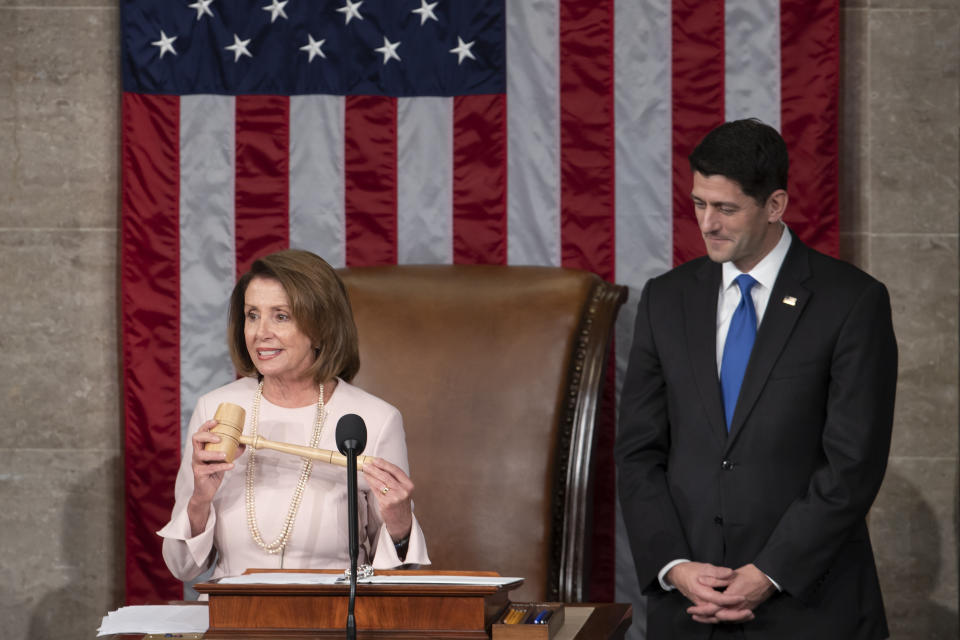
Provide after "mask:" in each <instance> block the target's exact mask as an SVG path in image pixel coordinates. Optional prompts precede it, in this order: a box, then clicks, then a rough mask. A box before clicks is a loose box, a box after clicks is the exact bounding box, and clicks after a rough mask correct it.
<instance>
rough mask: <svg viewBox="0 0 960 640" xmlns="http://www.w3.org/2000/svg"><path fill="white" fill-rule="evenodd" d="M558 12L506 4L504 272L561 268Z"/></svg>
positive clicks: (537, 4)
mask: <svg viewBox="0 0 960 640" xmlns="http://www.w3.org/2000/svg"><path fill="white" fill-rule="evenodd" d="M559 11H560V10H559V5H558V0H531V1H524V2H508V3H507V4H506V13H507V16H506V21H507V130H508V132H509V134H508V136H507V139H508V142H507V168H508V180H507V231H508V234H509V236H508V240H507V263H508V264H538V265H550V266H560V160H559V154H560V142H559V140H560V115H559V114H560V105H559V100H560V98H559V95H560V89H559V77H560V76H559V73H560V72H559V61H558V60H557V56H558V54H559V50H560V44H559V15H560V14H559Z"/></svg>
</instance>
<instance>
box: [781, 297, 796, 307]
mask: <svg viewBox="0 0 960 640" xmlns="http://www.w3.org/2000/svg"><path fill="white" fill-rule="evenodd" d="M783 304H787V305H790V306H791V307H795V306H797V299H796V298H794V297H793V296H786V297H784V299H783Z"/></svg>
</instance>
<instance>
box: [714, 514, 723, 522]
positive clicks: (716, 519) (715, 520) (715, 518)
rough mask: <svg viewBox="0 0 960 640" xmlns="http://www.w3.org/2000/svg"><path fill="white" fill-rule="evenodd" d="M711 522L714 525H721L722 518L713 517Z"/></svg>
mask: <svg viewBox="0 0 960 640" xmlns="http://www.w3.org/2000/svg"><path fill="white" fill-rule="evenodd" d="M713 522H714V523H715V524H723V518H721V517H720V516H714V517H713Z"/></svg>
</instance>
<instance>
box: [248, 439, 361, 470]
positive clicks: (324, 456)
mask: <svg viewBox="0 0 960 640" xmlns="http://www.w3.org/2000/svg"><path fill="white" fill-rule="evenodd" d="M240 443H241V444H245V445H247V446H250V447H253V448H254V449H272V450H274V451H279V452H281V453H289V454H290V455H294V456H299V457H301V458H310V459H311V460H318V461H320V462H326V463H328V464H335V465H337V466H338V467H346V466H347V457H346V456H345V455H343V454H341V453H340V452H338V451H330V450H329V449H314V448H313V447H304V446H302V445H298V444H287V443H286V442H274V441H272V440H267V439H265V438H261V437H260V436H257V437H256V438H254V437H252V436H240ZM369 458H370V456H357V469H359V470H360V471H363V465H364V464H365V463H366V462H367V460H368V459H369Z"/></svg>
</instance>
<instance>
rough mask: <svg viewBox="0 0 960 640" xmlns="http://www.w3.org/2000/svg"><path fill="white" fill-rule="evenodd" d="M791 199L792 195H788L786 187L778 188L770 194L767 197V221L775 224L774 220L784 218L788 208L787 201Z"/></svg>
mask: <svg viewBox="0 0 960 640" xmlns="http://www.w3.org/2000/svg"><path fill="white" fill-rule="evenodd" d="M789 201H790V196H788V195H787V192H786V191H785V190H784V189H777V190H776V191H774V192H773V193H771V194H770V197H769V198H767V204H766V209H767V222H769V223H770V224H773V223H774V222H780V219H781V218H783V214H784V212H785V211H786V210H787V203H788V202H789Z"/></svg>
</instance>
